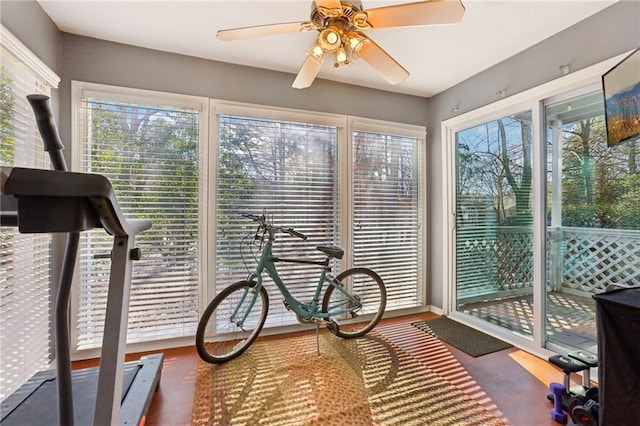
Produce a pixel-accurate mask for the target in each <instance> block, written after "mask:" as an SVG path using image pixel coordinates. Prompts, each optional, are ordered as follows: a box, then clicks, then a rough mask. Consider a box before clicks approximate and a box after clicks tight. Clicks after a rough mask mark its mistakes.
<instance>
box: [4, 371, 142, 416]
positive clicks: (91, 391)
mask: <svg viewBox="0 0 640 426" xmlns="http://www.w3.org/2000/svg"><path fill="white" fill-rule="evenodd" d="M140 368H141V365H140V364H138V363H127V364H125V366H124V381H123V383H122V399H124V397H125V395H126V393H127V391H128V390H129V387H130V386H131V384H132V383H133V380H134V379H135V377H136V374H137V373H138V370H139V369H140ZM72 379H73V419H74V424H76V425H90V424H92V423H93V410H94V408H95V403H96V394H97V387H98V367H92V368H85V369H82V370H76V371H73V372H72ZM18 394H22V398H25V399H24V400H23V401H22V402H20V403H19V405H18V406H17V407H16V408H15V410H13V411H11V412H5V406H4V403H3V407H2V416H3V418H2V425H3V426H5V425H6V426H12V425H15V426H25V425H31V424H36V423H34V419H37V424H40V425H56V424H57V423H58V404H57V390H56V374H55V371H54V370H51V371H41V372H39V373H36V374H35V375H34V376H33V377H32V378H31V379H30V380H29V381H28V382H27V383H26V384H25V385H24V386H23V387H22V388H21V389H19V390H18V391H16V394H14V396H16V397H18ZM5 402H6V401H5Z"/></svg>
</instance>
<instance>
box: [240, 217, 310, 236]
mask: <svg viewBox="0 0 640 426" xmlns="http://www.w3.org/2000/svg"><path fill="white" fill-rule="evenodd" d="M243 216H244V217H246V218H248V219H251V220H253V221H254V222H258V224H259V226H260V228H264V229H266V230H267V231H272V232H282V233H284V234H289V235H291V236H292V237H297V238H300V239H302V240H306V239H307V236H306V235H304V234H303V233H301V232H298V231H296V230H295V229H293V228H286V227H282V226H273V225H271V224H270V223H268V222H267V218H266V216H265V215H264V214H262V215H255V214H244V215H243Z"/></svg>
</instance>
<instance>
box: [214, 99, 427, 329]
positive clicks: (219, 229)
mask: <svg viewBox="0 0 640 426" xmlns="http://www.w3.org/2000/svg"><path fill="white" fill-rule="evenodd" d="M345 119H346V121H345ZM215 120H216V123H217V128H218V130H217V134H218V147H217V150H218V153H217V164H218V172H217V180H216V203H217V205H216V209H215V212H216V234H215V235H216V237H215V241H216V253H215V255H214V256H215V270H216V280H215V288H212V289H211V291H212V294H210V295H209V297H208V300H210V299H211V298H212V297H213V296H214V295H215V293H217V292H219V291H220V290H221V289H223V288H224V287H226V286H228V285H229V284H231V283H233V282H236V281H239V280H242V279H246V277H247V274H248V269H247V266H246V264H245V262H246V263H247V264H250V265H252V264H253V262H254V259H253V257H252V254H251V253H249V252H248V251H247V249H246V246H243V247H244V251H242V250H241V248H240V247H241V243H242V241H243V238H244V237H246V236H247V235H250V234H251V233H252V231H253V230H254V229H253V223H252V222H250V221H248V220H247V219H246V218H244V217H242V214H243V213H253V214H260V213H262V212H263V211H266V212H268V213H273V219H274V221H275V223H277V224H280V225H287V226H292V227H294V228H295V229H297V230H299V231H300V232H302V233H304V234H306V235H307V236H308V237H309V239H308V240H307V241H306V242H303V241H300V240H296V239H295V238H291V237H286V236H285V237H281V238H280V239H279V240H278V241H277V244H276V245H275V250H276V251H277V255H278V256H280V257H289V258H296V257H301V256H308V257H310V258H313V257H314V255H317V256H315V257H317V258H320V257H321V254H320V253H319V252H317V251H315V246H317V245H328V244H329V245H330V244H337V245H341V246H342V247H344V248H345V252H346V255H345V259H343V261H342V262H341V264H340V265H336V268H337V269H336V270H344V269H346V268H348V267H351V266H353V265H356V266H366V267H369V268H371V269H373V270H375V271H376V272H378V273H379V274H380V275H381V276H382V278H383V279H384V280H385V283H386V285H387V291H388V304H387V309H388V310H393V309H402V308H410V307H416V306H419V305H420V304H422V303H423V292H422V278H421V276H422V237H423V234H422V230H421V214H422V212H423V211H424V210H423V208H422V205H421V203H422V200H423V199H424V197H423V196H422V192H421V191H422V190H423V185H422V184H421V182H420V176H419V172H418V170H419V167H418V164H419V161H420V155H419V154H420V145H421V143H422V142H423V141H424V128H418V127H412V126H404V127H402V126H398V125H395V126H390V125H389V123H381V122H378V121H374V120H364V119H357V120H353V121H352V122H351V124H350V125H349V128H350V132H349V133H347V132H346V131H345V130H346V129H347V124H346V123H348V122H349V121H350V120H349V118H348V117H344V116H324V115H321V114H302V113H296V112H290V111H281V110H271V109H268V108H259V109H258V108H251V107H249V106H243V107H240V106H238V105H235V104H234V105H233V106H229V105H226V104H221V105H219V106H218V107H217V111H216V115H215ZM338 165H339V166H338ZM278 271H279V273H280V275H281V277H282V278H283V281H284V282H285V284H287V286H288V287H289V288H290V290H292V294H293V295H294V296H296V297H300V298H301V300H311V297H312V296H313V291H314V290H315V285H316V283H317V279H318V270H317V268H314V267H308V268H304V267H301V266H300V265H290V264H285V263H282V264H279V265H278ZM265 285H266V286H267V289H268V291H269V294H270V295H271V299H270V310H269V316H268V317H267V325H271V326H275V325H286V324H293V323H295V322H296V318H295V315H294V314H292V313H290V312H288V311H287V310H286V308H285V307H284V306H283V304H282V300H281V299H282V298H281V297H280V294H279V291H278V290H277V288H276V287H275V285H274V284H273V283H272V282H271V280H269V279H267V280H265Z"/></svg>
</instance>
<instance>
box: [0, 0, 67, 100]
mask: <svg viewBox="0 0 640 426" xmlns="http://www.w3.org/2000/svg"><path fill="white" fill-rule="evenodd" d="M0 22H2V25H4V26H5V28H7V29H8V30H9V31H11V33H12V34H13V35H14V36H16V37H17V38H18V39H19V40H20V41H21V42H22V43H23V44H24V45H25V46H27V47H28V48H29V49H30V50H31V51H32V52H33V53H34V54H35V55H36V56H37V57H38V58H40V60H42V61H43V62H44V63H45V64H47V66H49V68H51V69H52V70H53V71H54V72H55V73H56V74H58V76H60V77H61V75H60V73H61V67H60V64H61V62H62V56H61V53H62V33H61V32H60V30H58V28H57V27H56V26H55V25H54V23H53V22H52V21H51V19H49V16H48V15H47V14H46V13H44V11H43V10H42V8H41V7H40V5H39V4H38V3H36V2H35V1H33V0H28V1H16V0H7V1H5V0H2V1H0ZM51 106H52V109H53V110H54V112H57V111H58V102H57V92H55V91H54V93H52V94H51Z"/></svg>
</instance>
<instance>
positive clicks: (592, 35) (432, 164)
mask: <svg viewBox="0 0 640 426" xmlns="http://www.w3.org/2000/svg"><path fill="white" fill-rule="evenodd" d="M551 9H552V7H551ZM638 46H640V2H637V1H622V2H620V3H617V4H614V5H613V6H611V7H608V8H607V9H605V10H603V11H602V12H600V13H598V14H596V15H593V16H591V17H590V18H588V19H586V20H584V21H582V22H579V23H578V24H576V25H574V26H573V27H571V28H568V29H567V30H565V31H563V32H561V33H559V34H557V35H555V36H553V37H550V38H548V39H546V40H544V41H542V42H541V43H539V44H537V45H535V46H533V47H531V48H530V49H528V50H525V51H524V52H522V53H520V54H518V55H515V56H513V57H511V58H509V59H507V60H505V61H504V62H501V63H499V64H497V65H495V66H493V67H492V68H490V69H488V70H486V71H483V72H481V73H479V74H477V75H475V76H474V77H472V78H469V79H468V80H465V81H463V82H462V83H460V84H458V85H456V86H454V87H452V88H450V89H448V90H446V91H445V92H442V93H440V94H438V95H437V96H434V97H433V98H431V99H430V108H429V116H428V125H427V129H428V130H429V137H428V138H429V143H428V144H427V145H428V155H427V157H428V161H429V188H428V193H429V206H431V208H430V210H429V218H428V220H429V225H428V230H429V235H430V236H431V238H430V241H429V253H430V255H429V261H430V265H429V271H430V273H429V280H428V282H429V283H430V284H429V285H430V289H429V290H430V294H431V304H432V305H434V306H438V307H442V283H443V280H444V270H443V261H444V260H443V259H444V258H443V253H442V246H441V239H440V235H441V234H442V229H443V228H444V226H445V223H446V222H445V221H444V219H443V217H442V209H441V206H442V205H443V203H445V202H446V198H445V197H444V194H443V191H442V184H443V182H442V176H443V168H442V139H441V135H440V123H441V122H442V121H444V120H447V119H449V118H451V117H453V116H454V115H459V114H462V113H465V112H468V111H472V110H474V109H477V108H479V107H482V106H484V105H488V104H491V103H493V102H495V101H497V100H498V96H497V95H496V92H497V91H498V90H501V89H503V88H505V87H506V89H507V93H508V95H513V94H516V93H520V92H522V91H525V90H528V89H531V88H534V87H536V86H539V85H541V84H543V83H546V82H548V81H551V80H555V79H557V78H559V77H561V76H562V72H561V71H560V70H559V67H560V65H564V64H568V65H570V67H571V71H577V70H580V69H583V68H586V67H588V66H590V65H594V64H597V63H599V62H602V61H603V60H606V59H609V58H612V57H614V56H616V55H618V54H621V53H624V52H626V51H629V50H632V49H634V48H636V47H638ZM456 106H457V107H458V108H459V110H458V112H456V113H455V114H454V113H452V112H451V108H453V107H456Z"/></svg>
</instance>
